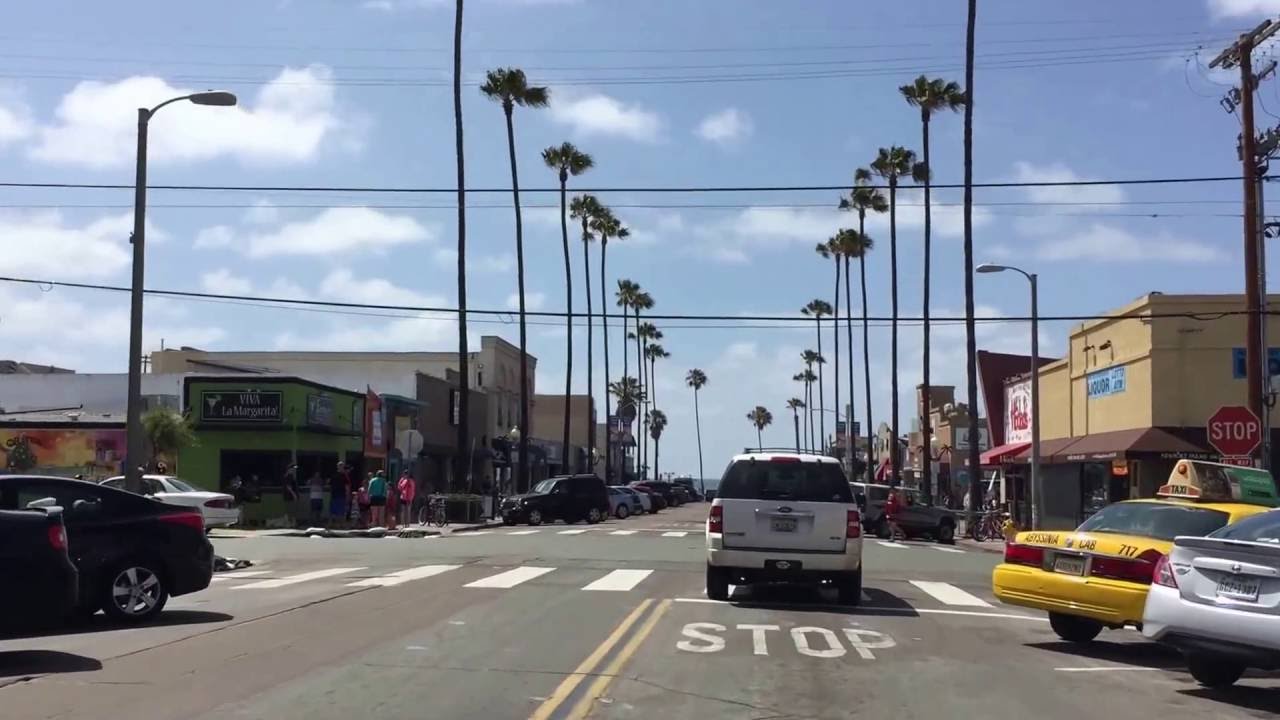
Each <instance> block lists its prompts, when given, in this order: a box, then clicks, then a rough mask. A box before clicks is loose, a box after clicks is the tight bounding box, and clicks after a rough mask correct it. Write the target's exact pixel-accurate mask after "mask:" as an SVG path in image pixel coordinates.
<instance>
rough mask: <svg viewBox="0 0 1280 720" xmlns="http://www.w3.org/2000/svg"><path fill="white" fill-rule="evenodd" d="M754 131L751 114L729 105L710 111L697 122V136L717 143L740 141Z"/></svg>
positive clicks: (728, 143)
mask: <svg viewBox="0 0 1280 720" xmlns="http://www.w3.org/2000/svg"><path fill="white" fill-rule="evenodd" d="M753 132H755V124H754V123H752V122H751V116H750V115H748V114H746V113H745V112H743V111H741V110H739V109H737V108H733V107H729V108H725V109H724V110H721V111H720V112H716V113H712V114H710V115H708V116H706V117H705V118H703V119H702V122H700V123H698V130H697V133H698V136H699V137H701V138H702V139H703V140H707V141H709V142H713V143H716V144H718V145H732V144H734V143H737V142H741V141H742V140H745V139H747V138H749V137H751V134H752V133H753Z"/></svg>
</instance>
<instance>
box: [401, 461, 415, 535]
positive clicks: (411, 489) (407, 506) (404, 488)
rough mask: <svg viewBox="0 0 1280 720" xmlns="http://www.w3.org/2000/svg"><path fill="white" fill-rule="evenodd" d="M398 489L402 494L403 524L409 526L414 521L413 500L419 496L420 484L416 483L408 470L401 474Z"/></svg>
mask: <svg viewBox="0 0 1280 720" xmlns="http://www.w3.org/2000/svg"><path fill="white" fill-rule="evenodd" d="M396 489H397V490H398V491H399V492H400V516H401V518H402V519H401V521H400V522H401V524H403V525H408V524H409V523H410V522H412V521H413V500H414V498H415V497H417V496H418V483H417V482H415V481H414V479H413V476H412V475H410V474H409V471H408V470H405V471H403V472H401V473H400V480H399V481H398V482H396Z"/></svg>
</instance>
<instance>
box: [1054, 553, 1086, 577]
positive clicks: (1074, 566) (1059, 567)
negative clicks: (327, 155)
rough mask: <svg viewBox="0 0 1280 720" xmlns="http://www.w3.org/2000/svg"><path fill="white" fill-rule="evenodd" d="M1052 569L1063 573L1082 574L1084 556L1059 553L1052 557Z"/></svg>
mask: <svg viewBox="0 0 1280 720" xmlns="http://www.w3.org/2000/svg"><path fill="white" fill-rule="evenodd" d="M1053 571H1054V572H1058V573H1063V574H1064V575H1084V558H1080V557H1070V556H1062V555H1059V556H1058V557H1056V558H1054V559H1053Z"/></svg>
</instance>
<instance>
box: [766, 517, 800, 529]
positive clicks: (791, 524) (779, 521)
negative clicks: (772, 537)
mask: <svg viewBox="0 0 1280 720" xmlns="http://www.w3.org/2000/svg"><path fill="white" fill-rule="evenodd" d="M769 529H770V530H772V531H774V532H795V531H796V519H795V518H769Z"/></svg>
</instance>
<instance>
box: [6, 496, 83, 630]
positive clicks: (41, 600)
mask: <svg viewBox="0 0 1280 720" xmlns="http://www.w3.org/2000/svg"><path fill="white" fill-rule="evenodd" d="M0 577H3V578H4V581H5V585H6V586H8V587H10V588H12V591H11V592H4V593H0V631H3V632H6V633H7V632H12V631H23V632H25V631H29V630H33V629H40V628H43V627H45V626H48V625H54V624H56V623H57V622H58V621H60V620H62V619H63V618H64V617H66V615H67V614H68V613H70V612H71V609H72V608H73V607H75V605H76V600H77V598H78V597H79V573H78V572H77V571H76V566H75V565H74V564H73V563H72V562H71V558H70V557H69V556H68V555H67V530H66V527H65V526H63V524H62V513H61V512H58V511H52V512H46V511H44V510H24V511H16V510H15V511H9V510H0Z"/></svg>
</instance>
